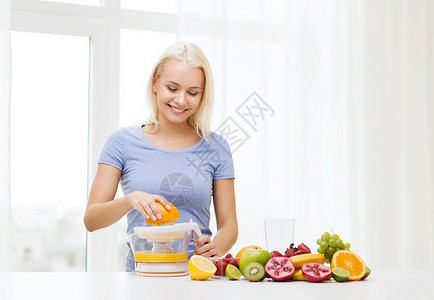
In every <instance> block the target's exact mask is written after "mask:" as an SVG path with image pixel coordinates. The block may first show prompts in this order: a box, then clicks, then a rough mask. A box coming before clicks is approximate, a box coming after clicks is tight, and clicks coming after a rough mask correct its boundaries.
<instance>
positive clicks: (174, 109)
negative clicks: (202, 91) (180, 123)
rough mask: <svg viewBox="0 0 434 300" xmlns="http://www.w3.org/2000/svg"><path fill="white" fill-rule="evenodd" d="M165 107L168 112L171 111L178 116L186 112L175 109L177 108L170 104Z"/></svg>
mask: <svg viewBox="0 0 434 300" xmlns="http://www.w3.org/2000/svg"><path fill="white" fill-rule="evenodd" d="M167 106H169V108H170V110H171V111H172V112H173V113H175V114H178V115H180V114H183V113H185V112H186V111H187V110H188V109H181V108H177V107H175V106H172V105H170V104H167Z"/></svg>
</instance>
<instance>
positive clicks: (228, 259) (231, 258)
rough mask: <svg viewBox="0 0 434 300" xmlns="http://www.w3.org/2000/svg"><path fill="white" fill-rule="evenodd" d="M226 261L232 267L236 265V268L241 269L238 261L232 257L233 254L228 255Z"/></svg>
mask: <svg viewBox="0 0 434 300" xmlns="http://www.w3.org/2000/svg"><path fill="white" fill-rule="evenodd" d="M225 261H226V262H227V263H228V264H230V265H234V266H235V267H237V268H239V267H240V266H239V265H238V261H237V260H236V259H235V258H234V257H233V256H232V254H230V253H228V254H226V256H225Z"/></svg>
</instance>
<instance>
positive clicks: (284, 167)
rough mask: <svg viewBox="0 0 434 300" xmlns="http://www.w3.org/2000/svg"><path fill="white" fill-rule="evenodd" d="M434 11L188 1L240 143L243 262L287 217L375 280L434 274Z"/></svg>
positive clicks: (305, 235)
mask: <svg viewBox="0 0 434 300" xmlns="http://www.w3.org/2000/svg"><path fill="white" fill-rule="evenodd" d="M433 3H434V2H433V1H430V0H417V1H414V0H400V1H395V0H381V1H378V0H368V1H366V0H358V1H313V0H311V1H298V0H294V1H285V0H280V1H277V0H273V1H265V0H255V1H242V0H236V1H219V0H215V1H200V0H195V1H191V0H188V1H183V0H181V1H180V6H179V13H180V16H179V24H178V25H179V27H178V39H179V40H188V41H192V42H195V43H197V44H199V45H200V46H201V47H202V48H203V50H204V51H205V53H206V54H207V56H208V58H209V60H210V61H211V65H212V67H213V72H214V76H215V82H216V102H215V113H214V120H213V121H214V124H213V129H214V130H215V131H217V132H219V133H223V134H224V133H225V132H226V133H227V132H228V128H231V129H232V131H233V132H234V133H233V134H232V135H233V136H232V137H233V138H232V139H231V141H229V143H230V144H231V146H232V150H233V152H234V153H233V155H234V161H235V168H236V170H235V172H236V180H235V182H236V196H237V213H238V221H239V228H240V233H239V239H238V242H237V244H236V245H235V246H234V248H233V249H232V252H234V253H236V251H238V249H240V248H241V247H242V246H245V245H248V244H260V245H263V246H265V238H264V228H263V220H264V218H283V217H285V218H295V219H296V226H295V236H294V242H295V243H296V244H297V243H300V242H305V243H307V244H308V245H309V246H310V247H311V248H312V250H313V251H314V252H316V248H317V245H316V239H317V238H319V237H320V235H321V234H322V232H323V231H331V230H333V231H334V232H335V233H338V234H339V235H340V236H341V237H342V239H343V240H344V242H350V243H351V245H352V246H351V250H353V251H355V252H357V253H359V254H360V255H361V256H362V257H363V258H365V260H366V262H367V264H368V265H370V266H372V267H373V268H374V269H407V268H410V269H424V268H434V258H433V256H432V253H434V240H433V236H434V221H433V219H434V203H433V202H434V201H433V200H434V198H433V197H434V192H433V189H432V187H431V186H432V184H433V174H434V118H433V117H434V85H433V82H434V22H433V20H434V4H433ZM253 92H255V93H256V94H252V93H253ZM249 112H250V113H249ZM252 115H254V116H253V117H252ZM252 125H253V126H252ZM222 129H226V131H224V130H222ZM235 130H238V131H235ZM234 135H235V136H234ZM228 136H230V134H229V135H228ZM234 149H235V151H234ZM282 238H284V237H282ZM421 257H423V258H424V259H421Z"/></svg>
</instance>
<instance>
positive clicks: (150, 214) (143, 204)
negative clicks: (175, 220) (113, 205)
mask: <svg viewBox="0 0 434 300" xmlns="http://www.w3.org/2000/svg"><path fill="white" fill-rule="evenodd" d="M127 197H128V199H129V201H130V204H131V206H132V207H133V208H134V209H137V210H138V211H139V212H140V213H141V214H142V215H143V216H144V217H145V218H146V219H152V221H156V220H160V219H161V213H160V210H159V209H158V207H157V205H155V202H156V201H158V202H160V203H161V204H162V205H163V206H164V207H166V209H167V210H170V202H169V201H167V200H166V198H164V197H163V196H160V195H153V194H148V193H145V192H140V191H136V192H132V193H130V194H128V196H127Z"/></svg>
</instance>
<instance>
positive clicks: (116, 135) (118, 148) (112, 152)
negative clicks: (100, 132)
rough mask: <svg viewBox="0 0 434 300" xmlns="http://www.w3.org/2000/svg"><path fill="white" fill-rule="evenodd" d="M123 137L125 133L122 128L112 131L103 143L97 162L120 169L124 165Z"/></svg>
mask: <svg viewBox="0 0 434 300" xmlns="http://www.w3.org/2000/svg"><path fill="white" fill-rule="evenodd" d="M124 139H125V134H124V132H123V130H122V129H119V130H117V131H115V132H113V133H112V134H111V135H110V136H109V137H108V139H107V141H106V142H105V144H104V147H103V149H102V151H101V155H100V157H99V160H98V163H100V164H106V165H110V166H112V167H115V168H117V169H119V170H121V171H122V170H123V168H124V165H125V162H124Z"/></svg>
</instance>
